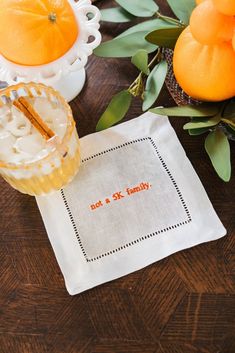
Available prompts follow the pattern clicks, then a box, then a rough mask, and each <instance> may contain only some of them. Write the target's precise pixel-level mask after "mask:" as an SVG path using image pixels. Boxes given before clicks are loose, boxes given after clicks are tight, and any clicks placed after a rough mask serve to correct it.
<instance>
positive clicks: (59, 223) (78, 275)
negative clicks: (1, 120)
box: [37, 113, 226, 295]
mask: <svg viewBox="0 0 235 353" xmlns="http://www.w3.org/2000/svg"><path fill="white" fill-rule="evenodd" d="M81 153H82V159H83V160H82V166H81V168H80V170H79V172H78V174H77V176H76V177H75V179H74V180H73V181H72V183H71V184H69V185H68V186H66V187H65V188H64V189H63V190H60V191H58V192H56V193H54V194H51V195H47V196H40V197H37V203H38V207H39V209H40V212H41V215H42V218H43V221H44V224H45V226H46V229H47V233H48V236H49V239H50V242H51V244H52V247H53V249H54V252H55V255H56V258H57V260H58V263H59V266H60V268H61V270H62V272H63V275H64V278H65V284H66V287H67V290H68V292H69V293H70V294H72V295H73V294H77V293H80V292H82V291H84V290H87V289H89V288H92V287H94V286H97V285H99V284H101V283H104V282H107V281H110V280H113V279H115V278H118V277H121V276H123V275H126V274H128V273H130V272H133V271H136V270H139V269H141V268H143V267H144V266H147V265H149V264H151V263H153V262H155V261H157V260H160V259H162V258H164V257H166V256H168V255H170V254H172V253H175V252H176V251H179V250H182V249H186V248H189V247H191V246H194V245H197V244H200V243H203V242H206V241H210V240H214V239H217V238H220V237H222V236H224V235H225V234H226V230H225V228H224V227H223V225H222V223H221V222H220V220H219V218H218V217H217V215H216V213H215V211H214V209H213V207H212V205H211V203H210V201H209V199H208V197H207V195H206V192H205V190H204V188H203V186H202V184H201V182H200V180H199V178H198V176H197V174H196V173H195V171H194V169H193V167H192V165H191V163H190V162H189V160H188V158H187V157H186V155H185V152H184V150H183V148H182V146H181V144H180V142H179V140H178V138H177V136H176V134H175V132H174V130H173V128H172V127H171V125H170V123H169V121H168V119H167V118H166V117H160V116H157V115H154V114H151V113H146V114H144V115H142V116H140V117H139V118H137V119H134V120H132V121H129V122H126V123H123V124H120V125H118V126H115V127H112V128H110V129H108V130H105V131H102V132H99V133H94V134H92V135H89V136H86V137H83V138H82V139H81Z"/></svg>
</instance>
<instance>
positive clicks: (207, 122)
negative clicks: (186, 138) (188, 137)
mask: <svg viewBox="0 0 235 353" xmlns="http://www.w3.org/2000/svg"><path fill="white" fill-rule="evenodd" d="M220 120H221V117H220V116H219V115H215V116H213V117H211V118H209V119H197V118H194V119H192V121H191V122H190V123H187V124H185V125H184V126H183V129H184V130H189V129H199V128H200V129H201V128H205V127H212V126H215V125H217V124H219V122H220Z"/></svg>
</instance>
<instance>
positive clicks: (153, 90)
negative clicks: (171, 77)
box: [143, 60, 167, 111]
mask: <svg viewBox="0 0 235 353" xmlns="http://www.w3.org/2000/svg"><path fill="white" fill-rule="evenodd" d="M166 74H167V63H166V61H165V60H164V61H161V62H160V63H159V64H157V65H156V66H155V67H154V69H153V70H152V71H151V73H150V75H149V77H148V79H147V82H146V87H145V91H144V102H143V111H146V110H148V109H149V108H150V107H151V106H152V105H153V104H154V102H155V101H156V100H157V98H158V96H159V93H160V92H161V89H162V86H163V84H164V82H165V78H166Z"/></svg>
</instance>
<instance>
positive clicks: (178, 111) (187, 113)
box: [150, 104, 219, 117]
mask: <svg viewBox="0 0 235 353" xmlns="http://www.w3.org/2000/svg"><path fill="white" fill-rule="evenodd" d="M150 111H151V112H152V113H155V114H159V115H168V116H177V117H195V116H196V117H200V116H204V117H207V116H214V115H216V114H217V113H218V112H219V104H200V105H182V106H178V107H172V108H154V109H151V110H150Z"/></svg>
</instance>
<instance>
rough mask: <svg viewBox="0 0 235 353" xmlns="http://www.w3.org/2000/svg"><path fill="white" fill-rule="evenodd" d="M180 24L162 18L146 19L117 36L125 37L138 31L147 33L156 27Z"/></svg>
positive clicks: (171, 26) (170, 26)
mask: <svg viewBox="0 0 235 353" xmlns="http://www.w3.org/2000/svg"><path fill="white" fill-rule="evenodd" d="M177 27H178V26H177V25H175V24H173V23H168V22H166V21H164V20H162V19H160V18H157V19H154V20H148V21H144V22H142V23H138V24H137V25H135V26H132V27H130V28H128V29H127V30H126V31H124V32H122V33H121V34H119V36H117V37H116V38H121V37H125V36H126V35H128V34H132V33H136V32H146V34H145V35H147V34H148V33H149V32H152V31H154V30H155V29H163V28H177Z"/></svg>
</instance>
